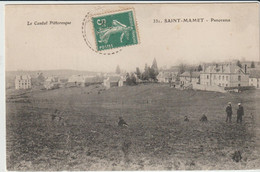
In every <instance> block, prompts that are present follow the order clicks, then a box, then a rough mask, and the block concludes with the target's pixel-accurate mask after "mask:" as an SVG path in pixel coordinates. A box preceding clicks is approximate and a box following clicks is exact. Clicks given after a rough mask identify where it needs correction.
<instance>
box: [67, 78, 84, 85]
mask: <svg viewBox="0 0 260 172" xmlns="http://www.w3.org/2000/svg"><path fill="white" fill-rule="evenodd" d="M85 83H86V77H85V76H82V75H73V76H71V77H70V78H69V79H68V86H80V87H85Z"/></svg>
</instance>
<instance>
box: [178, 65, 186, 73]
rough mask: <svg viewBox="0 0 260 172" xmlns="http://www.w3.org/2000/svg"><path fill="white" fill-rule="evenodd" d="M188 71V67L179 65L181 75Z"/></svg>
mask: <svg viewBox="0 0 260 172" xmlns="http://www.w3.org/2000/svg"><path fill="white" fill-rule="evenodd" d="M185 70H186V66H185V65H184V64H180V65H179V73H180V74H183V73H184V72H185Z"/></svg>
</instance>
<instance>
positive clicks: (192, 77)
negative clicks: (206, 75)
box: [180, 71, 200, 85]
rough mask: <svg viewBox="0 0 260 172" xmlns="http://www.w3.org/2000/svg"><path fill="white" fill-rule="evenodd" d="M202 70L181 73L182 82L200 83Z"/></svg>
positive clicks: (183, 83)
mask: <svg viewBox="0 0 260 172" xmlns="http://www.w3.org/2000/svg"><path fill="white" fill-rule="evenodd" d="M199 83H200V72H195V71H186V72H184V73H182V74H181V75H180V84H181V85H185V84H199Z"/></svg>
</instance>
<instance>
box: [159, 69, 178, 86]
mask: <svg viewBox="0 0 260 172" xmlns="http://www.w3.org/2000/svg"><path fill="white" fill-rule="evenodd" d="M177 74H178V72H175V71H171V70H162V71H160V72H159V74H158V75H157V80H158V82H161V83H170V82H175V80H176V78H177Z"/></svg>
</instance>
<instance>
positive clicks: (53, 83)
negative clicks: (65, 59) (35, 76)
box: [43, 76, 60, 90]
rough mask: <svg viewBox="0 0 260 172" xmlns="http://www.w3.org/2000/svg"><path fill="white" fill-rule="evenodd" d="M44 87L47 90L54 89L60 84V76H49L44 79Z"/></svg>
mask: <svg viewBox="0 0 260 172" xmlns="http://www.w3.org/2000/svg"><path fill="white" fill-rule="evenodd" d="M43 86H44V88H45V89H47V90H50V89H56V88H59V86H60V78H59V77H57V76H50V77H47V79H46V80H45V81H44V84H43Z"/></svg>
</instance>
